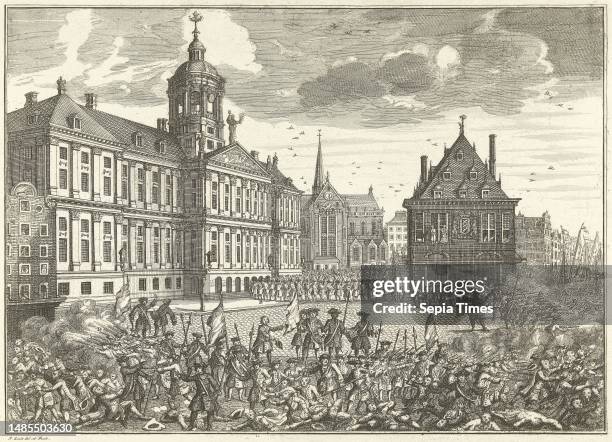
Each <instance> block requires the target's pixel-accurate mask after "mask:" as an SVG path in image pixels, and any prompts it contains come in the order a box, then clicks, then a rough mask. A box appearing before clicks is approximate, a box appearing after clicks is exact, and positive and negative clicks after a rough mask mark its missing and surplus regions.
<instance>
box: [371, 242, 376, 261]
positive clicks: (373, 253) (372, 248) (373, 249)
mask: <svg viewBox="0 0 612 442" xmlns="http://www.w3.org/2000/svg"><path fill="white" fill-rule="evenodd" d="M370 261H376V247H374V246H370Z"/></svg>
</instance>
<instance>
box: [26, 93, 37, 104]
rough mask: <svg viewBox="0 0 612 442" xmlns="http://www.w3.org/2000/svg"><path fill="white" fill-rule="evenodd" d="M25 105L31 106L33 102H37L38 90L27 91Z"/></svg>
mask: <svg viewBox="0 0 612 442" xmlns="http://www.w3.org/2000/svg"><path fill="white" fill-rule="evenodd" d="M25 98H26V102H25V105H26V106H32V105H33V104H35V103H37V102H38V92H28V93H27V94H25Z"/></svg>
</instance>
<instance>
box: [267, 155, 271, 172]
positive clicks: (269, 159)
mask: <svg viewBox="0 0 612 442" xmlns="http://www.w3.org/2000/svg"><path fill="white" fill-rule="evenodd" d="M271 168H272V157H270V155H268V159H267V160H266V169H268V170H270V169H271Z"/></svg>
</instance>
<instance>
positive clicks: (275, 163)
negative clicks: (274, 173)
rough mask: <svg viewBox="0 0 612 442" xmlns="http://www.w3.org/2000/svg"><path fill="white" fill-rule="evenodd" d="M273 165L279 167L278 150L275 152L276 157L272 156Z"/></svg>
mask: <svg viewBox="0 0 612 442" xmlns="http://www.w3.org/2000/svg"><path fill="white" fill-rule="evenodd" d="M272 165H273V166H274V167H278V157H277V156H276V152H274V157H273V158H272Z"/></svg>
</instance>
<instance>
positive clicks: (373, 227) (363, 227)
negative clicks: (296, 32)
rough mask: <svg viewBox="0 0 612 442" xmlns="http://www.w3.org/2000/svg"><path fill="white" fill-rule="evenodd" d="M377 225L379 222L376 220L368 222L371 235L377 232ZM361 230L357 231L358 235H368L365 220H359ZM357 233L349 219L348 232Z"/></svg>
mask: <svg viewBox="0 0 612 442" xmlns="http://www.w3.org/2000/svg"><path fill="white" fill-rule="evenodd" d="M378 226H379V223H377V222H376V221H372V223H371V224H370V233H369V234H371V235H376V234H377V233H378ZM360 227H361V230H360V231H359V234H360V235H368V228H367V223H366V222H365V221H361V226H360ZM356 233H357V231H356V229H355V223H354V222H353V221H351V222H350V223H349V234H350V235H355V234H356Z"/></svg>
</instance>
